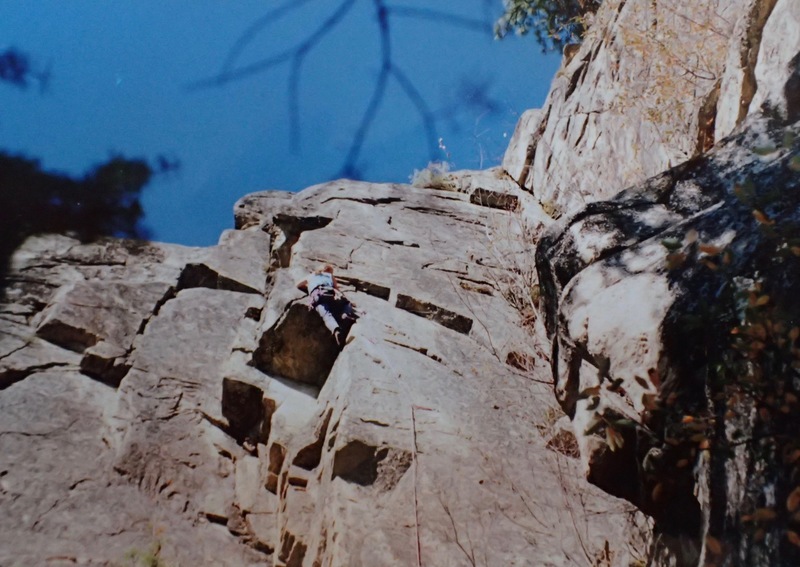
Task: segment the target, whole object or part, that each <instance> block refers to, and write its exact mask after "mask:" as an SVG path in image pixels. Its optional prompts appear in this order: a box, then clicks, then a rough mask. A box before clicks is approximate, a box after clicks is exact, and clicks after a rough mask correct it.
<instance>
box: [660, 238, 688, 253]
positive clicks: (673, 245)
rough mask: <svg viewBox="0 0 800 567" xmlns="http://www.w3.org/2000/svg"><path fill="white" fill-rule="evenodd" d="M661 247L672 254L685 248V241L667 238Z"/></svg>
mask: <svg viewBox="0 0 800 567" xmlns="http://www.w3.org/2000/svg"><path fill="white" fill-rule="evenodd" d="M661 245H662V246H663V247H664V248H666V249H667V250H669V251H670V252H675V251H676V250H679V249H680V248H681V246H683V240H681V239H679V238H665V239H664V240H662V241H661Z"/></svg>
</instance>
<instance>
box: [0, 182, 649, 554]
mask: <svg viewBox="0 0 800 567" xmlns="http://www.w3.org/2000/svg"><path fill="white" fill-rule="evenodd" d="M457 180H458V184H459V185H460V188H461V189H462V191H458V192H454V191H441V190H434V189H418V188H414V187H410V186H400V185H380V184H366V183H355V182H349V181H337V182H332V183H329V184H326V185H322V186H319V187H313V188H310V189H307V190H305V191H303V192H301V193H299V194H296V195H290V194H283V193H274V192H272V193H260V194H254V195H250V196H248V197H246V198H244V199H243V200H242V201H240V203H238V204H237V207H236V221H237V226H238V229H237V230H234V231H230V232H227V233H226V234H224V235H223V237H222V238H221V240H220V244H219V245H218V246H216V247H213V248H210V249H188V248H182V247H178V246H169V245H163V244H150V243H135V242H126V241H113V240H111V241H105V242H100V243H96V244H89V245H81V244H79V243H78V242H75V241H73V240H70V239H69V238H66V237H55V236H47V237H40V238H33V239H30V240H29V241H28V242H27V243H26V244H25V246H23V247H22V248H21V249H20V250H19V251H18V252H17V254H16V255H15V257H14V263H13V267H12V268H13V279H12V284H11V286H10V287H9V289H8V290H7V293H6V297H7V301H6V303H5V305H4V307H3V309H2V320H3V335H2V355H1V356H2V358H0V368H1V370H0V388H2V390H0V405H2V411H1V412H0V443H1V444H2V452H0V487H2V495H3V505H2V507H3V514H2V516H0V524H1V525H2V529H0V534H2V535H0V564H2V565H44V564H64V565H66V564H75V563H77V564H85V565H115V564H125V561H129V562H131V563H133V564H136V561H138V560H139V558H144V557H146V556H147V554H151V555H152V554H153V553H156V554H157V555H158V557H159V558H160V559H161V560H162V561H164V562H165V563H164V564H167V565H178V564H180V565H200V564H205V565H262V564H275V565H292V566H300V565H306V566H311V565H349V566H356V565H365V566H373V565H470V564H474V565H564V564H576V563H580V562H583V561H588V560H592V561H593V560H594V558H595V556H597V557H606V558H611V557H614V558H616V559H619V560H623V559H625V558H631V559H633V558H635V556H636V553H637V552H636V551H635V550H634V551H631V549H630V548H629V547H628V545H627V542H628V541H629V540H632V539H635V538H629V537H628V536H627V534H626V530H628V529H629V527H630V526H632V525H635V522H636V518H635V515H633V512H632V511H631V509H630V507H629V506H628V505H626V504H625V503H624V502H622V501H618V500H616V499H614V498H611V497H608V496H605V495H603V494H602V493H601V492H600V491H599V490H597V489H593V488H592V487H590V486H589V485H588V484H586V483H585V482H582V481H579V472H578V469H577V460H576V459H575V458H574V457H575V453H574V442H573V445H572V447H570V444H569V443H570V442H569V440H568V439H567V440H566V441H564V442H563V443H562V445H564V446H563V447H562V448H561V450H562V452H563V453H567V454H570V455H571V456H565V455H564V454H561V453H558V452H555V451H552V450H549V449H548V448H547V443H548V441H550V437H551V436H552V435H551V432H552V431H553V430H554V426H553V423H554V422H555V421H556V419H557V416H558V413H557V411H556V410H555V408H554V406H555V404H554V400H553V397H552V386H551V385H550V372H549V369H548V366H547V356H546V354H545V352H546V349H545V348H543V347H542V346H539V347H537V346H536V345H535V344H533V343H532V342H531V336H530V334H529V332H528V329H529V328H530V324H532V322H531V321H529V322H528V323H529V325H528V327H526V326H524V325H523V324H522V323H523V322H522V321H521V318H520V315H519V311H518V310H517V309H515V308H514V307H513V306H512V305H511V304H510V303H509V299H508V297H507V294H509V293H511V292H512V291H513V284H514V282H515V279H518V278H520V277H522V276H523V275H525V274H526V275H527V276H528V277H529V276H531V275H532V273H533V263H532V261H533V260H532V256H531V255H530V250H529V249H527V246H528V243H527V242H526V240H525V238H524V234H523V232H524V230H523V228H524V227H523V225H522V224H521V218H520V215H519V213H518V212H516V209H517V208H518V205H519V203H518V200H519V199H525V198H527V196H526V195H525V194H523V193H521V192H519V191H518V190H517V193H519V194H518V195H517V194H514V191H515V187H514V184H513V183H511V182H509V181H504V180H501V179H499V178H498V177H497V174H496V173H493V172H487V173H476V174H460V175H459V176H458V177H457ZM487 187H491V188H492V189H491V190H488V189H487ZM509 209H513V210H509ZM321 262H328V263H331V264H333V265H334V266H335V269H336V275H337V277H338V278H339V280H340V282H341V283H342V284H343V287H344V290H345V292H346V293H347V295H348V297H350V298H351V299H352V300H353V301H355V303H356V304H357V305H358V308H359V309H360V310H362V311H363V313H364V314H363V316H362V317H361V319H360V320H359V322H358V323H357V324H356V325H355V326H354V327H352V329H351V331H350V335H349V337H348V343H347V345H346V346H344V348H343V349H341V351H340V350H339V349H338V348H337V347H336V345H335V343H334V342H333V340H332V338H331V336H330V334H329V333H328V332H327V331H326V330H325V328H324V327H323V326H322V322H321V320H320V319H319V317H318V316H317V315H316V313H314V312H310V311H308V309H307V308H306V306H305V305H304V304H303V303H302V302H298V301H297V300H298V299H299V298H300V297H301V296H302V294H301V293H300V292H299V291H298V290H297V289H295V285H294V284H295V282H296V281H298V280H300V279H302V278H304V277H305V276H306V274H307V273H308V272H309V271H310V270H312V269H313V268H315V267H316V266H317V265H318V264H319V263H321ZM523 271H524V273H523ZM518 299H519V300H520V301H530V298H529V297H528V298H525V297H520V298H518ZM543 433H544V434H543ZM638 553H640V554H642V555H643V553H644V551H643V550H640V551H639V552H638ZM616 559H615V560H616Z"/></svg>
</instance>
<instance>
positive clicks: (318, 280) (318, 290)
mask: <svg viewBox="0 0 800 567" xmlns="http://www.w3.org/2000/svg"><path fill="white" fill-rule="evenodd" d="M297 289H299V290H300V291H303V292H305V293H307V294H308V296H309V299H310V305H309V309H314V310H316V312H317V313H319V316H320V317H322V321H323V322H324V323H325V326H326V327H327V328H328V330H329V331H330V332H331V333H332V334H333V338H334V339H335V340H336V344H338V345H339V346H343V345H344V340H345V336H346V335H347V332H348V331H349V330H350V327H351V326H352V325H353V323H355V321H356V319H358V313H357V312H356V310H355V306H354V305H353V304H352V303H351V302H350V301H349V300H348V299H347V298H346V297H345V296H344V294H343V293H342V292H341V291H340V290H339V284H338V283H337V281H336V278H335V277H334V276H333V266H331V265H330V264H325V265H322V266H320V267H319V268H317V269H316V270H314V271H313V272H312V273H311V274H310V275H309V276H308V277H307V278H306V279H304V280H303V281H300V282H298V283H297Z"/></svg>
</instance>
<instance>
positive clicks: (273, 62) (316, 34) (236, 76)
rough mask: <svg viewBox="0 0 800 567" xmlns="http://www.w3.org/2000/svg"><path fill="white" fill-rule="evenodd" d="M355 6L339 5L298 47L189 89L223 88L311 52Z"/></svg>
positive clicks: (347, 0) (349, 1)
mask: <svg viewBox="0 0 800 567" xmlns="http://www.w3.org/2000/svg"><path fill="white" fill-rule="evenodd" d="M353 4H355V0H344V1H343V2H342V3H341V4H339V8H338V9H337V10H336V11H335V12H334V13H333V14H332V15H331V16H330V17H328V18H327V19H326V20H325V21H324V22H323V23H322V25H320V26H319V27H318V28H317V29H316V30H314V31H313V32H312V33H311V34H310V35H309V36H308V37H307V38H306V39H305V40H304V41H303V42H302V43H300V44H299V45H297V46H296V47H292V48H291V49H286V50H284V51H281V52H280V53H278V54H277V55H273V56H272V57H267V58H265V59H262V60H261V61H256V62H255V63H251V64H249V65H245V66H244V67H240V68H238V69H234V70H230V71H227V72H224V73H220V74H219V75H217V76H215V77H211V78H210V79H205V80H202V81H198V82H196V83H193V84H191V85H189V88H190V89H191V90H194V89H198V88H204V87H212V86H221V85H224V84H226V83H231V82H233V81H238V80H241V79H244V78H246V77H249V76H251V75H255V74H256V73H262V72H264V71H267V70H269V69H271V68H272V67H275V66H277V65H280V64H281V63H285V62H286V61H288V60H290V59H291V58H292V57H294V56H296V55H297V54H298V53H304V52H308V51H310V50H311V49H313V48H314V47H315V46H316V45H317V44H318V43H319V42H320V40H322V38H323V37H324V36H325V35H327V34H328V33H330V32H331V31H333V29H334V28H335V27H336V25H337V24H338V23H339V22H340V21H341V20H342V18H344V16H345V15H346V14H347V12H348V11H349V10H350V8H352V7H353ZM248 41H249V40H248Z"/></svg>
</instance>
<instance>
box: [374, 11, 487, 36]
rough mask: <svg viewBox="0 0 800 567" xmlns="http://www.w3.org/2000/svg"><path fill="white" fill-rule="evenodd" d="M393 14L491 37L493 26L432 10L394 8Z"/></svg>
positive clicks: (485, 22) (481, 21) (484, 22)
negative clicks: (439, 23)
mask: <svg viewBox="0 0 800 567" xmlns="http://www.w3.org/2000/svg"><path fill="white" fill-rule="evenodd" d="M388 9H389V11H390V12H391V13H392V14H396V15H398V16H403V17H408V18H416V19H419V20H433V21H436V22H443V23H445V24H448V25H451V26H455V27H461V28H467V29H469V30H472V31H477V32H484V33H487V34H489V35H491V34H492V33H493V32H492V25H491V24H490V23H489V22H488V21H483V20H478V19H475V18H467V17H466V16H459V15H456V14H450V13H449V12H443V11H441V10H431V9H429V8H412V7H409V6H392V7H390V8H388Z"/></svg>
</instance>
